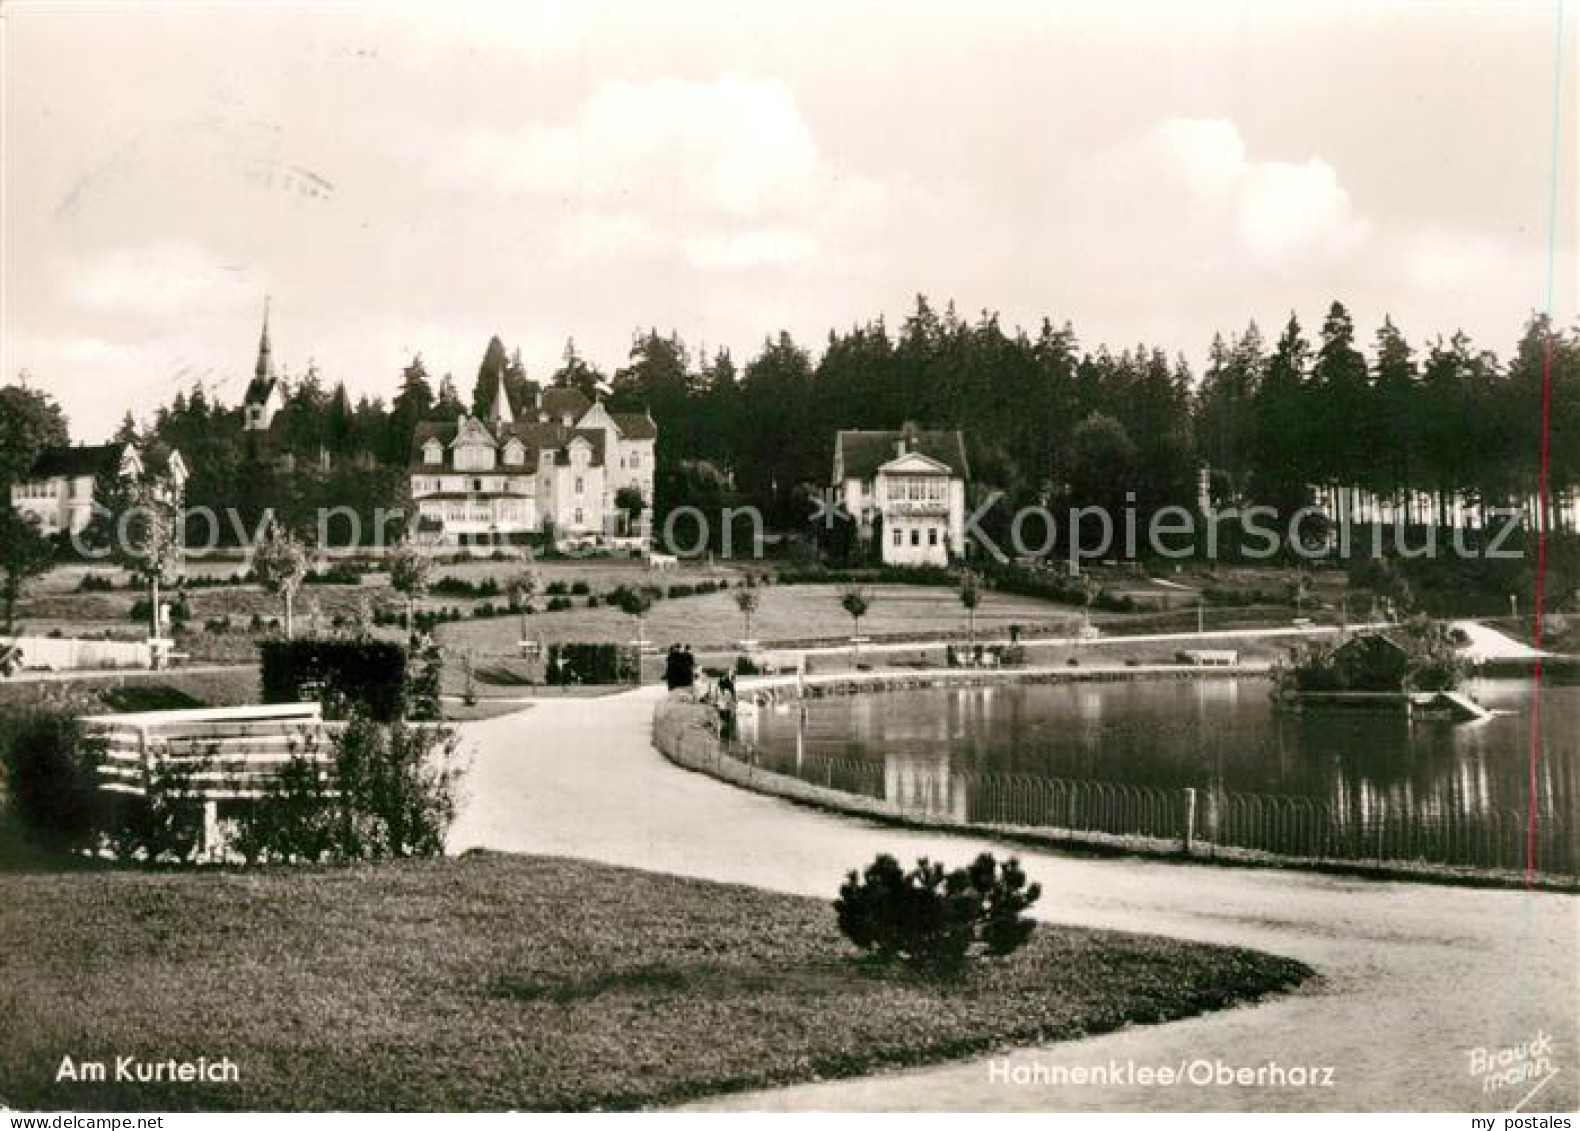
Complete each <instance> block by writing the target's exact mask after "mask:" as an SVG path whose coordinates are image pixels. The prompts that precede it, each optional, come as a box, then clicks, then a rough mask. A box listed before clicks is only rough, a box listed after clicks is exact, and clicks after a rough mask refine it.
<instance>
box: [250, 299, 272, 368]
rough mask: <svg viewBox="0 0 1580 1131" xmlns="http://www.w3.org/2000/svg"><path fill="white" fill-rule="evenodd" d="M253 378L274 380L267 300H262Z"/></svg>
mask: <svg viewBox="0 0 1580 1131" xmlns="http://www.w3.org/2000/svg"><path fill="white" fill-rule="evenodd" d="M252 372H253V376H255V377H257V378H259V379H261V380H264V381H270V380H273V379H274V352H273V350H272V349H271V348H270V346H269V299H268V297H267V296H265V297H264V300H263V333H262V334H260V335H259V336H258V364H257V365H256V366H255V367H254V368H253V371H252Z"/></svg>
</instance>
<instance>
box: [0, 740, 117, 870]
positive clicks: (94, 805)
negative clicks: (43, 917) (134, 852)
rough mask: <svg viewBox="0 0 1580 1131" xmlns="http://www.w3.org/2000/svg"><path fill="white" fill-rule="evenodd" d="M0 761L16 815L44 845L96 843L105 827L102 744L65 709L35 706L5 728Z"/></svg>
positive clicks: (61, 848) (64, 848)
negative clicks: (55, 709)
mask: <svg viewBox="0 0 1580 1131" xmlns="http://www.w3.org/2000/svg"><path fill="white" fill-rule="evenodd" d="M3 742H4V748H3V750H0V766H3V769H4V772H5V790H6V798H7V800H8V804H9V807H10V809H11V811H12V815H13V816H15V817H16V818H17V820H18V821H19V822H20V824H21V827H22V829H23V831H24V833H25V834H26V835H27V837H28V839H29V840H31V841H32V842H33V843H34V844H35V845H37V846H38V847H39V848H42V849H44V850H46V851H51V852H71V851H78V850H81V849H86V848H92V847H94V846H95V845H96V843H97V841H98V838H99V832H100V830H101V829H102V828H103V827H104V823H105V819H106V814H105V795H104V794H103V793H101V792H100V791H99V788H98V785H99V777H98V775H99V762H100V760H101V758H102V757H103V752H104V748H103V745H102V744H101V743H100V742H98V741H96V740H95V739H94V738H93V737H92V736H91V735H89V734H88V733H87V731H86V729H85V728H84V727H83V725H82V722H81V721H80V720H79V719H78V718H77V717H76V716H75V715H74V714H72V713H70V712H69V711H65V710H60V711H54V710H47V709H40V710H34V711H30V712H28V713H27V714H25V715H23V716H22V717H21V718H20V719H19V720H18V721H16V722H15V723H14V724H12V725H11V726H9V727H7V728H6V731H5V732H4V734H3Z"/></svg>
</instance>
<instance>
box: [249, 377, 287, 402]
mask: <svg viewBox="0 0 1580 1131" xmlns="http://www.w3.org/2000/svg"><path fill="white" fill-rule="evenodd" d="M279 387H280V381H279V378H277V377H274V376H273V375H271V376H268V377H254V378H253V379H252V380H251V381H249V382H247V396H246V397H245V399H244V402H243V403H245V404H264V403H265V402H267V401H268V399H269V397H270V395H271V394H272V393H273V392H274V390H275V389H277V388H279Z"/></svg>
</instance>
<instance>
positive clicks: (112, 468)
mask: <svg viewBox="0 0 1580 1131" xmlns="http://www.w3.org/2000/svg"><path fill="white" fill-rule="evenodd" d="M125 451H126V445H125V444H89V445H81V446H77V447H67V448H45V449H44V450H43V451H41V452H39V453H38V458H37V459H35V460H34V461H33V467H32V469H31V470H30V471H29V472H28V478H29V479H52V478H54V477H55V476H57V475H63V476H65V477H67V478H68V479H72V478H76V477H77V476H79V475H101V474H111V473H115V472H119V471H120V469H121V458H122V456H123V454H124V453H125Z"/></svg>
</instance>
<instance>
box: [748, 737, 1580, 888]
mask: <svg viewBox="0 0 1580 1131" xmlns="http://www.w3.org/2000/svg"><path fill="white" fill-rule="evenodd" d="M723 757H725V758H727V759H730V760H732V761H737V762H739V763H740V764H741V765H742V766H750V767H754V768H755V769H757V770H767V771H769V772H772V773H776V774H782V775H786V776H789V777H794V778H797V779H799V780H801V781H804V782H806V783H808V784H810V785H816V786H822V787H824V788H826V789H833V790H838V791H840V792H843V793H848V794H852V795H854V796H857V797H864V798H870V799H873V800H875V801H878V802H881V803H883V804H884V806H885V807H886V808H888V809H890V810H892V811H894V812H895V813H896V814H897V815H900V816H904V817H908V818H914V819H918V820H927V819H929V818H933V819H946V820H948V821H950V822H951V823H953V822H966V823H970V824H980V825H997V826H1011V827H1016V828H1024V829H1028V830H1037V831H1047V832H1053V833H1072V834H1083V835H1091V834H1098V836H1099V837H1114V838H1132V839H1139V840H1146V841H1154V842H1173V844H1174V845H1175V846H1176V847H1177V848H1178V850H1179V851H1181V852H1186V853H1190V854H1193V855H1199V856H1204V857H1211V856H1212V855H1214V854H1215V853H1223V854H1225V855H1234V854H1236V853H1259V854H1266V855H1269V856H1276V857H1285V858H1289V859H1291V860H1303V861H1318V862H1333V863H1349V864H1365V865H1374V866H1385V865H1429V866H1440V867H1443V868H1451V869H1476V870H1487V871H1497V872H1520V871H1523V870H1524V869H1525V868H1526V864H1527V850H1528V847H1529V848H1531V849H1533V850H1534V851H1533V853H1532V857H1531V858H1532V859H1533V860H1534V865H1535V867H1534V870H1535V871H1537V872H1540V873H1544V874H1547V875H1550V876H1569V877H1573V876H1576V875H1580V843H1577V832H1580V829H1577V827H1576V825H1575V823H1574V821H1573V820H1572V818H1568V817H1567V816H1561V815H1557V814H1544V815H1538V817H1537V819H1536V821H1535V822H1534V831H1533V828H1532V822H1531V820H1530V817H1529V815H1528V814H1526V813H1521V812H1517V811H1512V810H1487V811H1481V812H1469V813H1467V812H1459V811H1452V810H1448V809H1441V810H1438V811H1432V810H1431V809H1428V808H1425V807H1420V806H1408V805H1404V804H1401V803H1399V802H1392V801H1389V800H1388V799H1386V798H1374V799H1371V800H1369V801H1368V803H1367V804H1366V806H1365V807H1364V808H1363V809H1356V810H1346V809H1341V808H1339V807H1336V806H1334V805H1333V804H1331V803H1329V802H1327V801H1323V800H1321V799H1318V798H1309V797H1295V796H1276V795H1269V794H1254V793H1231V792H1226V791H1221V790H1214V789H1169V788H1163V787H1158V786H1146V785H1125V784H1120V783H1115V782H1104V781H1095V780H1085V779H1067V778H1050V777H1041V776H1037V775H1030V774H1014V773H996V772H985V771H976V770H957V769H948V768H944V767H926V766H913V765H910V764H907V763H904V762H879V761H866V760H862V759H838V758H825V757H820V756H815V755H808V756H806V757H804V758H802V759H800V760H797V759H795V758H794V757H776V756H764V755H763V754H762V753H761V752H754V751H750V750H739V749H732V750H730V751H729V752H727V753H724V754H723Z"/></svg>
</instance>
